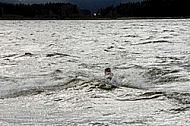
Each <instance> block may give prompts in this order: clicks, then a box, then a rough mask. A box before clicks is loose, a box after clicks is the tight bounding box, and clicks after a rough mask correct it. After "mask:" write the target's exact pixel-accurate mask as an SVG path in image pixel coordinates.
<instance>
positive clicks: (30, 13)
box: [0, 0, 190, 19]
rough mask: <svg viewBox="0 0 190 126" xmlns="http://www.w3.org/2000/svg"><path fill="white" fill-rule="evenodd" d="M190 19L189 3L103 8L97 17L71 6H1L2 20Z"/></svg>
mask: <svg viewBox="0 0 190 126" xmlns="http://www.w3.org/2000/svg"><path fill="white" fill-rule="evenodd" d="M121 17H125V18H130V17H132V18H165V17H167V18H168V17H169V18H179V17H180V18H189V17H190V7H189V1H188V0H143V1H141V2H128V3H121V4H120V5H117V6H108V7H105V8H101V9H99V10H98V11H97V14H96V15H95V16H94V15H93V16H92V15H91V12H90V11H89V10H81V9H79V8H78V6H77V5H74V4H71V3H46V4H32V5H30V4H27V5H26V4H6V3H0V19H112V18H114V19H116V18H121Z"/></svg>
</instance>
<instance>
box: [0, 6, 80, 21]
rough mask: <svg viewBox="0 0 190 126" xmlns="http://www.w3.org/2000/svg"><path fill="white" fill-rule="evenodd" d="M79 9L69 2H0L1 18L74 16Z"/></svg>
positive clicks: (76, 15)
mask: <svg viewBox="0 0 190 126" xmlns="http://www.w3.org/2000/svg"><path fill="white" fill-rule="evenodd" d="M79 15H80V10H79V9H78V7H77V5H73V4H70V3H46V4H32V5H30V4H27V5H26V4H6V3H0V17H1V18H8V19H9V18H10V19H11V18H21V19H23V18H26V19H27V18H29V19H30V18H37V19H38V18H39V19H41V18H42V19H44V18H50V19H51V18H56V19H64V18H76V17H79Z"/></svg>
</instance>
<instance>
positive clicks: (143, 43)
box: [131, 40, 172, 45]
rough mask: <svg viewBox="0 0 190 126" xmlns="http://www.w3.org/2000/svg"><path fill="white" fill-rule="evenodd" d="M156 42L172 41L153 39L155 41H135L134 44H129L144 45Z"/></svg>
mask: <svg viewBox="0 0 190 126" xmlns="http://www.w3.org/2000/svg"><path fill="white" fill-rule="evenodd" d="M156 43H172V42H170V41H167V40H155V41H147V42H142V43H136V44H131V45H145V44H156Z"/></svg>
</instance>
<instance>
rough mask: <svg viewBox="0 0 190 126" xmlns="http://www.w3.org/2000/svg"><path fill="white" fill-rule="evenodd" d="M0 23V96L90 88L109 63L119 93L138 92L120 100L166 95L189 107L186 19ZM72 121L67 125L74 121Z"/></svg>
mask: <svg viewBox="0 0 190 126" xmlns="http://www.w3.org/2000/svg"><path fill="white" fill-rule="evenodd" d="M0 26H1V27H0V50H1V53H0V98H1V99H7V98H13V99H14V98H18V97H23V96H27V97H33V95H35V94H40V93H43V92H47V94H48V92H52V91H53V92H59V91H63V90H66V89H70V88H73V87H74V88H73V90H75V91H76V92H77V91H78V90H80V91H86V90H88V92H91V91H92V92H93V91H94V89H95V88H97V87H101V86H100V85H101V80H102V78H103V77H104V75H103V74H104V73H103V71H104V69H105V68H106V67H111V68H112V70H113V72H114V74H115V75H116V76H117V77H118V79H119V81H120V85H119V87H121V88H122V89H123V90H121V91H120V93H127V92H125V91H127V90H130V89H133V90H137V91H134V92H133V93H132V94H130V98H128V99H126V98H124V97H119V98H117V100H118V101H125V100H132V101H134V100H139V99H141V100H143V99H154V98H155V97H160V96H164V97H165V98H168V99H171V100H174V101H175V102H176V104H185V105H186V107H185V108H184V106H183V107H182V108H183V111H184V109H185V111H186V110H187V111H188V110H189V107H187V106H188V105H189V103H190V76H189V75H190V74H189V72H190V42H189V41H190V34H189V31H190V20H189V19H174V20H173V19H163V20H157V19H155V20H112V21H1V22H0ZM115 90H118V89H115ZM139 91H140V92H141V91H142V92H144V93H143V94H141V95H137V94H138V93H139ZM108 93H109V91H108ZM50 94H51V93H50ZM103 94H104V93H103ZM134 96H136V97H135V98H134ZM142 96H143V97H142ZM13 101H14V100H13ZM58 101H59V100H58ZM2 103H3V102H2ZM176 111H177V110H176ZM1 117H2V116H1ZM74 119H76V118H74ZM74 119H73V123H71V124H77V121H76V122H75V121H74ZM3 120H5V122H6V119H3ZM71 120H72V119H71ZM89 120H90V119H89ZM0 121H1V120H0ZM17 121H18V120H17ZM17 121H15V122H17ZM33 121H34V120H33ZM146 121H147V120H146ZM50 122H51V121H50ZM50 122H49V121H47V122H46V123H45V124H53V123H50ZM70 122H72V121H70ZM108 122H109V121H108ZM111 122H113V120H111ZM120 122H121V121H120ZM133 123H134V124H135V121H134V122H133ZM136 123H139V122H138V120H136ZM17 124H18V123H17ZM35 124H40V123H38V122H36V123H35ZM41 124H42V123H41ZM58 124H59V123H58ZM66 124H69V123H66ZM89 124H91V123H89ZM108 124H109V123H108ZM125 124H130V121H128V122H125ZM173 124H174V123H173ZM91 125H99V123H93V124H91ZM100 125H101V123H100Z"/></svg>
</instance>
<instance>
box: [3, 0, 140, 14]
mask: <svg viewBox="0 0 190 126" xmlns="http://www.w3.org/2000/svg"><path fill="white" fill-rule="evenodd" d="M129 1H130V2H136V1H141V0H0V2H4V3H25V4H27V3H30V4H32V3H47V2H64V3H65V2H67V3H68V2H69V3H73V4H77V5H78V7H79V8H81V9H89V10H91V11H97V10H98V9H100V8H102V7H106V6H110V5H118V4H119V3H124V2H129Z"/></svg>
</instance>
